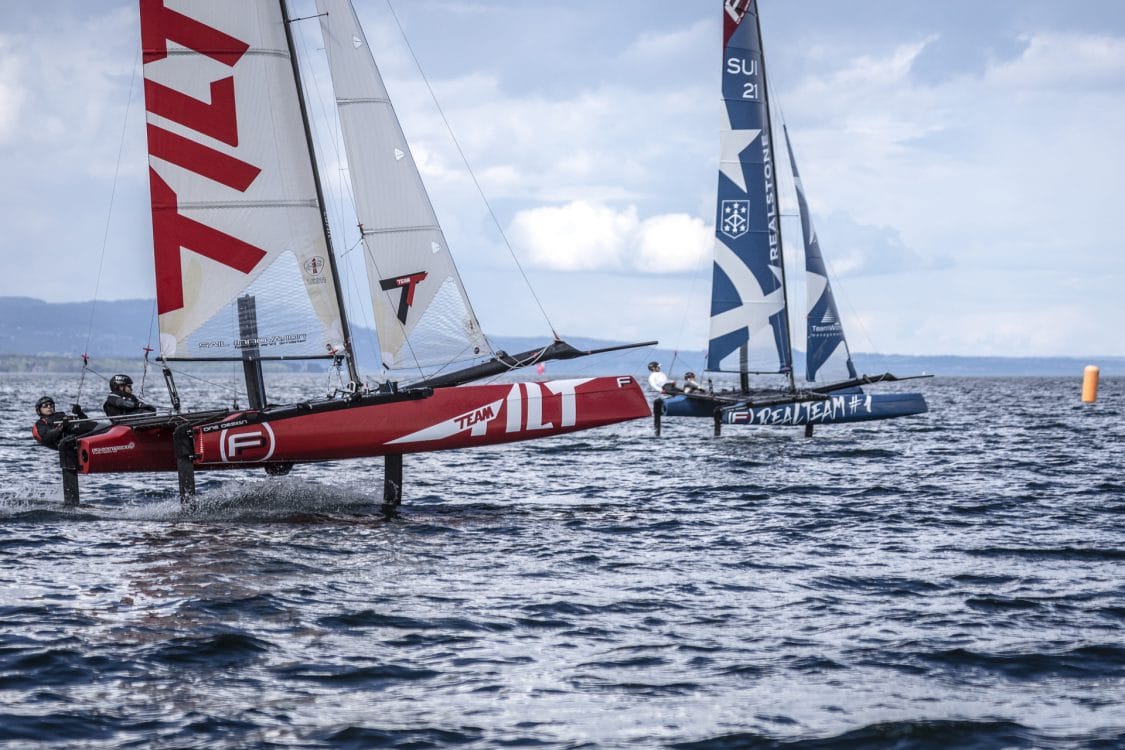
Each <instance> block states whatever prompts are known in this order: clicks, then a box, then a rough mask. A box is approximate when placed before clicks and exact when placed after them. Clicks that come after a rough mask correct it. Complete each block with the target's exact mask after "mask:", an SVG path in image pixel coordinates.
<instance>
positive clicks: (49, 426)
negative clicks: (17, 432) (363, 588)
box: [31, 396, 96, 450]
mask: <svg viewBox="0 0 1125 750" xmlns="http://www.w3.org/2000/svg"><path fill="white" fill-rule="evenodd" d="M70 408H71V409H72V410H73V412H74V414H73V415H71V414H67V413H66V412H56V411H55V401H54V399H52V398H51V397H50V396H44V397H43V398H41V399H39V400H38V401H36V402H35V413H36V414H38V415H39V420H38V421H37V422H36V423H35V424H34V425H32V427H31V434H32V435H34V436H35V439H36V440H38V441H39V444H40V445H42V446H43V447H44V448H51V449H53V450H58V449H59V443H60V442H61V441H62V439H63V436H64V435H67V434H71V435H80V434H82V433H84V432H89V431H90V430H92V429H94V427H95V426H96V425H95V423H94V422H78V421H71V420H72V419H73V418H77V419H81V420H84V419H87V417H86V412H84V411H82V407H81V406H79V405H78V404H73V405H71V407H70Z"/></svg>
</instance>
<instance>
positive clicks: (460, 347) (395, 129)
mask: <svg viewBox="0 0 1125 750" xmlns="http://www.w3.org/2000/svg"><path fill="white" fill-rule="evenodd" d="M317 10H318V12H319V13H321V14H323V15H321V19H320V20H321V31H322V33H323V35H324V46H325V48H326V49H327V51H328V64H329V69H330V71H331V74H332V88H333V89H334V91H335V95H336V105H337V110H338V112H339V117H340V128H341V130H342V132H343V137H344V147H345V151H346V153H347V160H348V174H349V176H350V179H351V184H352V190H353V193H354V195H355V203H356V207H355V208H356V215H357V219H358V221H359V225H360V231H361V233H362V242H363V247H364V255H365V257H366V263H367V275H368V281H369V283H370V287H371V300H372V306H373V308H374V311H375V325H376V329H377V332H378V336H379V348H380V349H381V351H382V355H383V362H384V364H385V365H386V366H387V367H388V368H391V369H397V368H412V367H418V366H421V367H427V366H434V365H437V366H440V365H446V364H450V363H453V362H461V361H465V360H470V359H474V358H477V357H481V356H491V354H492V351H491V349H490V347H489V345H488V342H487V341H486V340H485V337H484V335H483V334H482V333H481V330H480V324H479V323H478V322H477V319H476V315H475V314H474V313H473V309H472V306H471V305H470V304H469V299H468V297H467V295H466V294H465V288H464V286H463V285H462V283H461V277H460V275H459V274H458V273H457V268H456V266H455V265H454V263H453V258H452V257H451V256H450V253H449V246H448V245H447V244H446V242H445V236H444V235H443V234H442V231H441V227H440V226H438V220H437V216H436V215H435V213H434V209H433V206H432V205H431V203H430V198H429V195H428V194H427V193H426V187H425V185H424V184H423V183H422V177H421V175H420V174H419V173H418V167H417V165H416V164H415V162H414V157H413V156H412V155H411V153H410V146H409V145H407V143H406V138H405V137H404V135H403V132H402V126H401V125H400V124H399V120H398V116H397V115H396V114H395V110H394V107H393V106H392V104H391V101H390V98H389V96H388V94H387V89H386V86H385V85H384V84H383V79H382V77H381V76H380V74H379V70H378V68H377V66H376V65H375V60H374V57H373V56H372V52H371V48H370V47H369V46H368V44H367V38H366V36H365V35H364V33H363V29H362V27H361V26H360V24H359V20H358V19H357V18H356V15H355V10H354V8H353V7H352V4H351V2H350V1H349V0H317Z"/></svg>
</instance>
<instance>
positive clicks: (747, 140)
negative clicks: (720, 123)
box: [719, 112, 762, 193]
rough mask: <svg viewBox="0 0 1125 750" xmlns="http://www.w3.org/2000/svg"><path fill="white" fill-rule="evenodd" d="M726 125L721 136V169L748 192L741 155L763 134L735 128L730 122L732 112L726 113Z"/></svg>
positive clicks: (740, 188)
mask: <svg viewBox="0 0 1125 750" xmlns="http://www.w3.org/2000/svg"><path fill="white" fill-rule="evenodd" d="M725 124H726V127H724V128H723V130H722V133H721V134H720V136H719V139H720V151H719V171H720V172H721V173H722V174H725V175H726V176H727V177H728V178H729V179H730V181H731V182H733V183H734V184H735V185H738V189H739V190H741V191H742V192H744V193H745V192H746V175H744V174H743V173H742V161H741V159H740V158H739V155H740V154H741V153H742V152H743V151H745V150H746V149H747V147H749V146H750V144H751V143H753V142H754V141H756V140H758V136H759V135H761V134H762V131H761V130H760V129H758V130H735V129H734V128H733V127H731V124H730V113H729V112H727V113H726V123H725Z"/></svg>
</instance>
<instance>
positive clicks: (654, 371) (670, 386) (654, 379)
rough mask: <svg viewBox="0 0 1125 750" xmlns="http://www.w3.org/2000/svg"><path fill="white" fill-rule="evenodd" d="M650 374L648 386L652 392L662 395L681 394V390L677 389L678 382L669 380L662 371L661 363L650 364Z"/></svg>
mask: <svg viewBox="0 0 1125 750" xmlns="http://www.w3.org/2000/svg"><path fill="white" fill-rule="evenodd" d="M648 372H649V376H648V385H649V387H650V388H652V390H654V391H656V392H657V393H659V394H661V395H665V394H671V393H681V391H680V389H679V388H677V387H676V381H675V380H669V379H668V376H667V375H665V374H664V373H663V372H661V371H660V363H659V362H649V363H648Z"/></svg>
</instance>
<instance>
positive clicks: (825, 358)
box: [782, 125, 856, 383]
mask: <svg viewBox="0 0 1125 750" xmlns="http://www.w3.org/2000/svg"><path fill="white" fill-rule="evenodd" d="M782 128H783V129H784V130H785V146H786V149H787V150H788V152H789V165H790V167H791V168H792V170H793V182H794V184H795V185H796V188H797V206H798V208H799V210H800V213H801V233H802V235H803V236H804V240H805V273H806V274H807V276H806V290H807V298H808V299H807V301H808V311H809V312H808V329H807V331H808V343H807V349H808V355H807V357H806V372H805V378H806V379H807V380H808V381H809V382H810V383H815V382H816V376H817V373H818V372H820V370H821V369H822V368H823V369H825V370H826V372H827V373H829V377H830V378H831V379H834V380H845V379H848V380H850V379H852V378H854V377H856V371H855V365H853V364H852V355H851V352H850V351H849V350H848V342H847V340H846V339H845V338H844V326H843V323H842V321H841V320H840V313H839V311H838V310H837V309H836V298H835V297H833V296H832V285H831V284H830V283H829V282H828V268H827V267H826V266H825V264H824V256H823V255H821V253H820V241H819V240H818V239H817V236H816V230H815V229H813V225H812V215H811V214H810V213H809V204H808V201H807V200H806V198H805V186H804V185H803V184H802V183H801V175H800V174H799V173H798V172H797V158H796V157H795V156H794V155H793V142H792V141H791V140H790V139H789V128H788V127H785V126H784V125H783V126H782Z"/></svg>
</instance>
